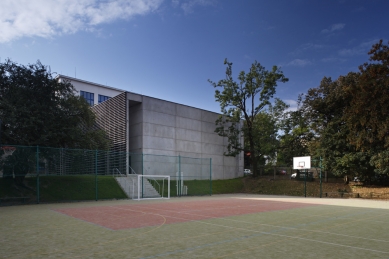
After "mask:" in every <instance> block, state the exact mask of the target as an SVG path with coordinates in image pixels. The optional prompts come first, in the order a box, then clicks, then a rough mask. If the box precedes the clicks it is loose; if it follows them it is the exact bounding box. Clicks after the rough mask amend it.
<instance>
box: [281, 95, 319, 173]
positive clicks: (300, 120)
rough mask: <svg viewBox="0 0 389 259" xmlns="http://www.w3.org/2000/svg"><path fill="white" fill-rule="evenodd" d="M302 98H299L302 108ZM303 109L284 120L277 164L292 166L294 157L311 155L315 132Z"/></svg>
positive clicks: (288, 114)
mask: <svg viewBox="0 0 389 259" xmlns="http://www.w3.org/2000/svg"><path fill="white" fill-rule="evenodd" d="M301 98H302V96H301V95H300V96H299V98H298V104H299V105H298V106H299V107H300V103H301V101H302V100H301ZM307 122H308V121H307V119H306V118H305V116H304V113H303V110H302V109H301V108H299V109H297V110H296V111H290V112H288V113H287V114H286V118H285V119H283V120H282V125H281V127H280V129H281V130H282V132H283V134H282V135H281V136H280V138H279V148H278V151H277V164H279V165H292V164H293V157H296V156H308V155H310V154H311V153H310V148H311V144H312V139H313V137H314V134H313V132H312V131H311V130H310V128H309V125H308V123H307Z"/></svg>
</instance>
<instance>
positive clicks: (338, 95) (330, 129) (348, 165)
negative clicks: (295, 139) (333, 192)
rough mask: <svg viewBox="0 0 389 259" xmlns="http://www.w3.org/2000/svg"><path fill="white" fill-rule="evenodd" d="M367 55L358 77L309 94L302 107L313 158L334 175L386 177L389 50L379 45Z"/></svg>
mask: <svg viewBox="0 0 389 259" xmlns="http://www.w3.org/2000/svg"><path fill="white" fill-rule="evenodd" d="M368 54H369V55H371V56H370V61H371V62H370V63H365V64H363V65H362V66H360V67H359V72H358V73H354V72H350V73H348V74H347V75H346V76H340V77H339V78H338V79H337V80H336V81H332V80H331V78H326V77H325V78H324V79H323V80H322V82H321V84H320V86H319V87H318V88H313V89H310V90H309V91H308V93H307V94H306V96H305V99H304V101H303V106H302V108H301V113H302V114H304V118H305V122H306V123H307V125H309V129H310V131H311V132H313V133H314V138H313V139H312V140H311V142H310V144H312V143H314V145H313V146H315V148H316V149H315V150H310V152H311V154H315V155H317V156H321V157H323V159H324V167H325V169H326V170H328V171H331V172H333V173H334V174H336V175H347V174H351V175H352V174H354V175H359V176H361V177H362V178H365V179H369V178H371V177H372V176H373V175H374V173H378V174H388V173H389V170H388V168H389V155H388V154H389V151H388V150H389V131H388V128H389V117H388V114H389V95H388V94H389V47H388V46H386V45H384V44H383V43H382V40H381V41H380V42H379V43H377V44H375V45H373V47H372V49H371V50H370V52H369V53H368Z"/></svg>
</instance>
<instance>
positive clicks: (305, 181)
mask: <svg viewBox="0 0 389 259" xmlns="http://www.w3.org/2000/svg"><path fill="white" fill-rule="evenodd" d="M307 174H308V172H307V169H305V174H304V175H305V177H304V197H307Z"/></svg>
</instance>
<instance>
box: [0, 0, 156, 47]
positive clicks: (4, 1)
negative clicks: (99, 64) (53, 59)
mask: <svg viewBox="0 0 389 259" xmlns="http://www.w3.org/2000/svg"><path fill="white" fill-rule="evenodd" d="M162 1H163V0H100V1H99V0H50V1H47V0H33V1H32V0H1V8H0V32H1V34H0V43H1V42H10V41H13V40H16V39H18V38H22V37H33V36H39V37H44V38H49V37H53V36H55V35H61V34H71V33H75V32H77V31H80V30H94V29H95V27H96V26H97V25H100V24H104V23H109V22H113V21H115V20H118V19H129V18H131V17H133V16H135V15H144V14H147V13H149V12H152V11H155V10H156V9H158V7H159V6H160V5H161V3H162Z"/></svg>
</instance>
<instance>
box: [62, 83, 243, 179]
mask: <svg viewBox="0 0 389 259" xmlns="http://www.w3.org/2000/svg"><path fill="white" fill-rule="evenodd" d="M60 78H61V79H66V80H69V81H71V83H72V84H73V86H74V87H75V88H76V90H77V91H80V90H82V91H86V92H91V93H94V94H95V104H97V103H98V99H97V98H98V94H101V95H105V96H111V97H114V96H116V95H118V94H120V93H122V92H124V91H123V90H120V89H116V88H112V87H107V86H104V85H99V84H95V83H91V82H87V81H84V80H80V79H75V78H71V77H66V76H60ZM126 95H127V97H126V98H127V105H128V106H127V122H128V124H127V134H128V135H127V136H128V140H127V152H130V153H144V154H154V156H147V155H146V156H143V157H142V156H139V155H133V156H132V157H131V164H132V167H134V170H135V171H136V172H137V173H141V172H143V174H170V175H171V174H174V173H175V172H177V171H178V170H179V168H178V166H177V164H178V161H177V158H176V157H177V156H181V157H182V161H181V171H182V172H184V174H186V175H187V176H190V177H192V178H193V179H195V178H196V176H194V175H197V176H200V177H205V178H209V170H210V169H209V159H210V158H211V159H212V178H213V179H230V178H236V177H239V176H243V164H244V163H243V154H241V155H239V156H237V157H226V156H224V155H223V152H225V151H226V146H227V140H226V139H224V138H222V137H219V136H218V135H217V134H216V133H215V132H214V131H215V121H216V119H217V118H218V116H219V115H218V114H217V113H214V112H209V111H205V110H201V109H197V108H194V107H189V106H186V105H182V104H177V103H173V102H168V101H164V100H160V99H157V98H152V97H148V96H143V95H139V94H135V93H129V92H127V94H126ZM242 141H243V140H242ZM158 156H160V157H158ZM162 156H164V157H162ZM190 158H202V160H200V159H197V160H196V159H190ZM142 164H143V166H142ZM197 179H198V178H197Z"/></svg>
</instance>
